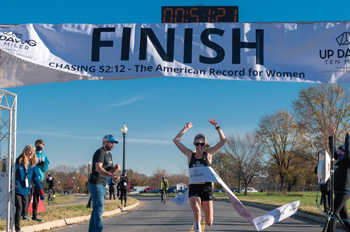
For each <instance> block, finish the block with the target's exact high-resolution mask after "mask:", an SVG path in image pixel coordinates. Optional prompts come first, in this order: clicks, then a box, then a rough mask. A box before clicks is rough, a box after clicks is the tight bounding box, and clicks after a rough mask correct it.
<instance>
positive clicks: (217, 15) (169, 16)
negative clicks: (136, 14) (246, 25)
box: [162, 6, 238, 23]
mask: <svg viewBox="0 0 350 232" xmlns="http://www.w3.org/2000/svg"><path fill="white" fill-rule="evenodd" d="M198 22H208V23H217V22H238V6H193V7H192V6H167V7H162V23H198Z"/></svg>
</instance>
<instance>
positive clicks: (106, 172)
mask: <svg viewBox="0 0 350 232" xmlns="http://www.w3.org/2000/svg"><path fill="white" fill-rule="evenodd" d="M115 143H118V142H117V141H116V140H115V138H114V137H113V135H106V136H104V137H103V139H102V147H101V148H99V149H97V151H96V152H95V154H94V156H93V158H92V173H91V175H90V178H89V184H88V185H89V191H90V194H91V199H92V212H91V218H90V223H89V232H100V231H102V229H103V221H102V214H103V211H104V199H105V195H106V183H107V179H108V177H110V178H111V179H112V180H116V179H117V178H116V176H115V175H114V174H113V173H114V172H115V171H116V170H119V169H120V167H119V165H118V164H116V165H115V166H113V161H112V154H111V152H110V151H112V150H113V148H114V144H115Z"/></svg>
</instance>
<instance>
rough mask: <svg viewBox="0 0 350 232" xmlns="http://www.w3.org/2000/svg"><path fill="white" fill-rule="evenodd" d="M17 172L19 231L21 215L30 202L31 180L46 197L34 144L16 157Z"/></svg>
mask: <svg viewBox="0 0 350 232" xmlns="http://www.w3.org/2000/svg"><path fill="white" fill-rule="evenodd" d="M15 172H16V182H15V192H16V194H15V206H16V212H15V230H16V232H19V231H21V226H20V221H21V215H23V211H24V210H26V204H27V202H28V195H29V192H30V184H31V180H33V182H34V183H35V185H36V189H37V191H38V195H39V196H40V199H41V200H44V199H45V194H44V191H43V187H42V186H41V183H40V180H39V179H38V169H37V167H36V155H35V149H34V147H33V146H32V145H27V146H25V147H24V149H23V151H22V153H21V155H20V156H19V157H18V158H17V159H16V166H15ZM24 213H25V212H24Z"/></svg>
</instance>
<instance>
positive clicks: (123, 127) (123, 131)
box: [121, 122, 128, 172]
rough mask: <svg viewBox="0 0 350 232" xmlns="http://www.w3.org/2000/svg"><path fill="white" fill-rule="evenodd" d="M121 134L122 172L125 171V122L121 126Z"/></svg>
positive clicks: (126, 129) (126, 130)
mask: <svg viewBox="0 0 350 232" xmlns="http://www.w3.org/2000/svg"><path fill="white" fill-rule="evenodd" d="M121 132H122V134H123V170H122V171H123V172H124V170H125V135H126V132H128V128H127V127H126V125H125V122H124V123H123V126H122V128H121Z"/></svg>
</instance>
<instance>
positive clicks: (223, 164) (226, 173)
mask: <svg viewBox="0 0 350 232" xmlns="http://www.w3.org/2000/svg"><path fill="white" fill-rule="evenodd" d="M212 167H213V169H214V170H215V171H216V172H217V173H218V175H219V176H220V177H221V179H222V180H223V181H224V182H225V184H227V185H228V186H233V184H234V183H235V181H234V178H236V177H237V175H236V170H235V168H234V159H233V156H232V155H230V154H227V153H226V152H223V151H219V152H217V153H216V154H215V155H214V156H213V160H212ZM238 182H239V181H238ZM238 187H239V188H240V185H239V184H238Z"/></svg>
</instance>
